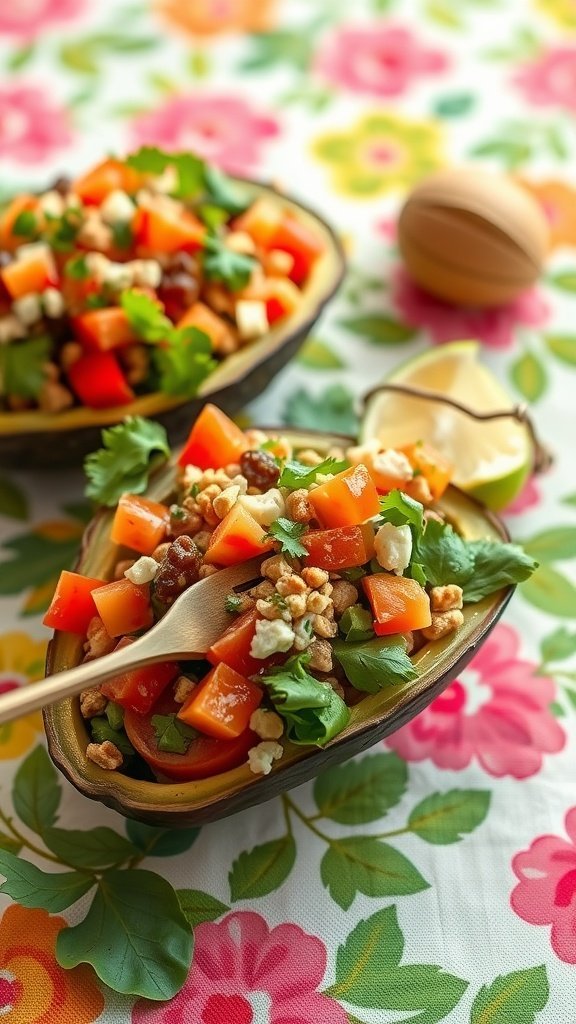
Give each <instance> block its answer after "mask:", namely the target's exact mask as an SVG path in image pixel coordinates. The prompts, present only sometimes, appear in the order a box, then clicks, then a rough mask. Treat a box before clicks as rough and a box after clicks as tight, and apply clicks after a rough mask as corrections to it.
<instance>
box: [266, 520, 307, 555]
mask: <svg viewBox="0 0 576 1024" xmlns="http://www.w3.org/2000/svg"><path fill="white" fill-rule="evenodd" d="M305 531H306V524H305V523H295V522H294V521H293V520H292V519H286V518H285V517H284V516H280V518H279V519H277V520H276V521H275V522H274V523H272V525H271V526H270V527H269V528H268V536H269V537H273V538H274V540H277V541H279V542H280V544H281V548H280V550H281V551H282V552H283V554H286V555H291V556H292V557H293V558H298V557H299V556H300V555H307V554H308V548H305V547H304V545H303V544H301V543H300V539H299V538H300V537H301V536H302V534H303V533H304V532H305Z"/></svg>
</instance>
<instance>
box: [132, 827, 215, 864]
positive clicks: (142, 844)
mask: <svg viewBox="0 0 576 1024" xmlns="http://www.w3.org/2000/svg"><path fill="white" fill-rule="evenodd" d="M126 832H127V834H128V838H129V839H130V841H131V842H132V843H134V846H136V847H137V849H138V850H140V852H141V854H143V855H144V856H145V857H173V856H174V855H175V854H177V853H186V851H187V850H189V849H190V847H191V846H192V844H193V843H195V842H196V840H197V838H198V836H199V835H200V829H199V828H157V827H156V826H155V825H144V824H143V822H141V821H132V820H131V819H129V820H128V821H127V822H126Z"/></svg>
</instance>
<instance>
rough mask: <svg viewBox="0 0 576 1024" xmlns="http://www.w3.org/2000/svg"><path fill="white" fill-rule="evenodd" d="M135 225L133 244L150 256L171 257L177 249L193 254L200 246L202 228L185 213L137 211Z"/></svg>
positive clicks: (199, 223)
mask: <svg viewBox="0 0 576 1024" xmlns="http://www.w3.org/2000/svg"><path fill="white" fill-rule="evenodd" d="M138 213H139V216H138V218H137V221H136V242H137V244H138V245H139V246H142V248H143V249H145V250H146V251H147V252H150V253H158V252H163V253H173V252H178V251H179V250H180V249H185V250H186V252H196V251H197V250H198V249H201V248H202V246H203V244H204V238H205V235H206V228H205V227H204V224H203V223H202V221H200V220H198V217H195V216H194V214H193V213H190V212H189V211H188V210H182V211H177V212H174V211H172V210H171V209H149V208H145V207H140V209H139V211H138Z"/></svg>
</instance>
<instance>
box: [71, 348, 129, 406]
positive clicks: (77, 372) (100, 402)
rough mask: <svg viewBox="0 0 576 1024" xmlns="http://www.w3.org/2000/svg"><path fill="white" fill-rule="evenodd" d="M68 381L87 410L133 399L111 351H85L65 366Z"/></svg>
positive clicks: (124, 403) (124, 402)
mask: <svg viewBox="0 0 576 1024" xmlns="http://www.w3.org/2000/svg"><path fill="white" fill-rule="evenodd" d="M68 380H69V382H70V385H71V387H72V390H73V391H74V393H75V394H76V395H77V396H78V398H79V399H80V401H81V402H82V405H87V406H88V407H89V408H91V409H107V408H109V407H111V406H115V405H126V404H127V403H128V402H131V401H132V400H133V398H134V392H133V391H132V388H131V387H130V385H129V384H128V382H127V380H126V378H125V376H124V374H123V373H122V370H121V369H120V365H119V363H118V361H117V359H116V357H115V356H114V355H113V354H112V352H86V353H85V355H83V356H80V359H77V360H76V362H75V363H72V365H71V366H70V367H69V369H68Z"/></svg>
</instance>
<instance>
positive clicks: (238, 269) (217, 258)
mask: <svg viewBox="0 0 576 1024" xmlns="http://www.w3.org/2000/svg"><path fill="white" fill-rule="evenodd" d="M203 265H204V274H205V276H206V277H207V278H208V279H209V280H210V281H221V282H222V284H225V285H226V287H227V288H229V289H230V291H231V292H238V291H240V289H241V288H245V287H246V285H247V284H248V281H249V280H250V275H251V274H252V270H253V268H254V267H255V266H256V260H255V259H254V257H253V256H247V255H246V254H245V253H243V252H234V251H233V250H232V249H228V248H227V246H226V245H225V244H224V242H223V241H222V239H221V238H219V237H218V235H216V234H214V232H211V233H210V234H208V235H207V236H206V242H205V248H204V259H203Z"/></svg>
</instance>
